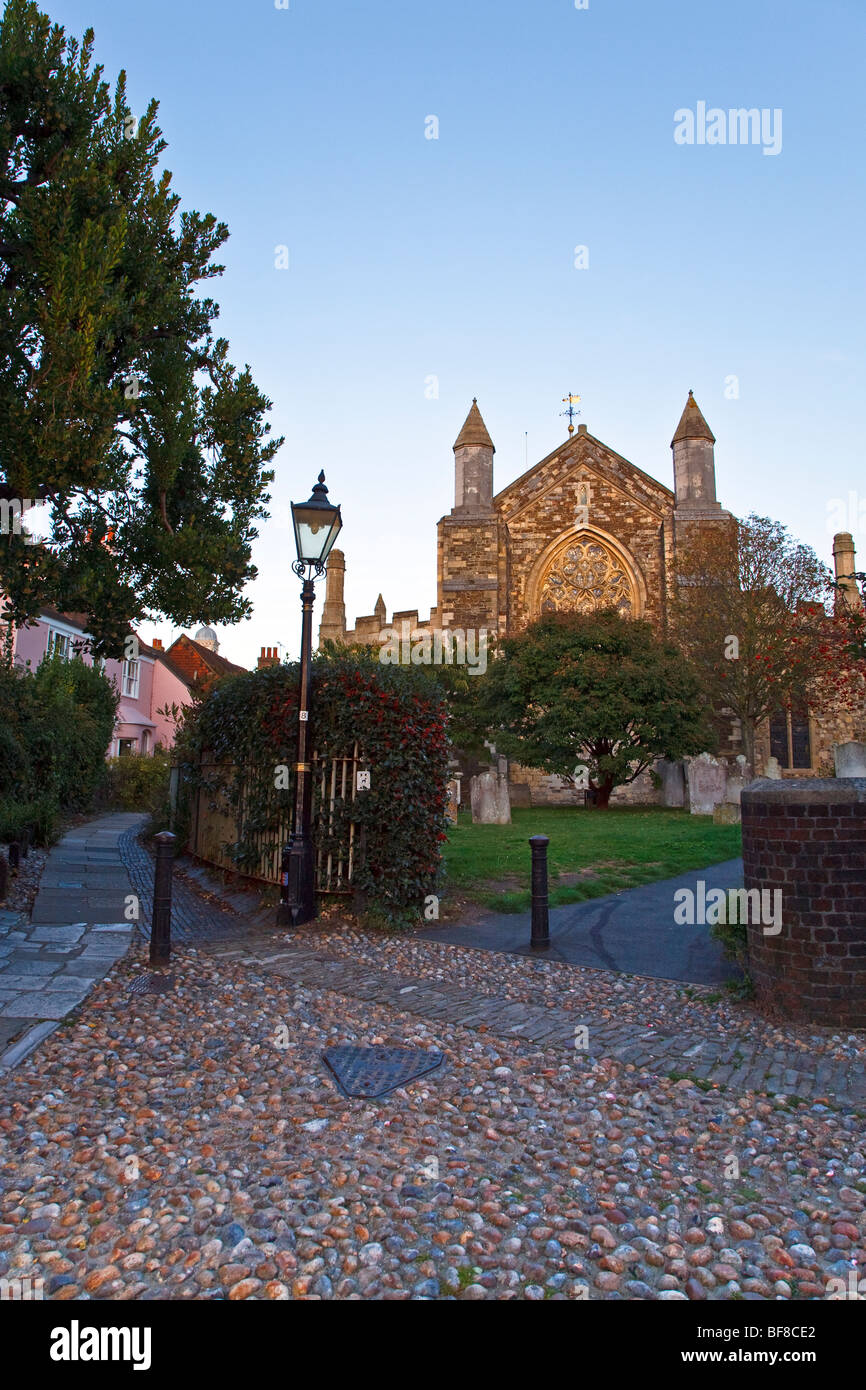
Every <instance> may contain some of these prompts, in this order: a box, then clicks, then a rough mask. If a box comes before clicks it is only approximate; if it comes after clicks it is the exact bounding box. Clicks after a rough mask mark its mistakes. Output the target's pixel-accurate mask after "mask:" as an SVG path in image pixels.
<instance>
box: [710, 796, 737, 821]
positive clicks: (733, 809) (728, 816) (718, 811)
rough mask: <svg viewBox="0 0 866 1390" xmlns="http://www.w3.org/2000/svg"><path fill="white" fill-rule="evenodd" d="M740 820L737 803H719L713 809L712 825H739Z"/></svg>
mask: <svg viewBox="0 0 866 1390" xmlns="http://www.w3.org/2000/svg"><path fill="white" fill-rule="evenodd" d="M740 818H741V817H740V805H739V802H734V801H720V802H719V804H718V806H714V807H713V824H714V825H739V823H740Z"/></svg>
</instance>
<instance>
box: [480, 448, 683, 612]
mask: <svg viewBox="0 0 866 1390" xmlns="http://www.w3.org/2000/svg"><path fill="white" fill-rule="evenodd" d="M493 501H494V506H495V507H496V509H497V511H498V512H499V516H500V519H501V521H502V522H503V523H504V530H505V537H506V545H507V547H508V560H509V564H508V569H509V574H510V585H509V621H508V626H509V628H518V627H522V626H523V625H524V623H526V622H529V621H532V619H533V618H535V617H537V616H538V615H539V614H540V613H541V612H544V611H551V610H554V609H557V610H558V609H570V610H576V611H583V612H585V611H589V610H591V609H592V608H597V607H603V606H608V605H609V606H612V607H615V608H618V609H619V611H620V612H622V613H624V614H628V615H630V616H632V617H640V616H644V615H646V616H648V617H651V618H654V619H656V620H657V621H661V619H662V613H663V601H662V591H663V587H664V549H663V542H662V533H663V528H664V525H665V522H666V521H667V520H668V519H669V518H670V517H671V515H672V513H673V501H674V499H673V494H672V493H671V492H670V490H669V489H668V488H665V487H663V486H662V484H661V483H657V482H655V481H654V480H653V479H651V478H650V477H649V476H648V475H647V474H645V473H643V472H642V470H641V469H639V468H635V466H634V465H633V464H630V463H629V462H628V460H627V459H623V458H622V457H621V456H620V455H618V454H615V453H614V452H613V451H612V450H610V449H608V448H607V447H606V446H605V445H604V444H602V443H601V442H600V441H599V440H597V439H594V438H593V437H592V436H591V435H589V434H585V433H581V434H579V435H578V437H577V438H576V439H573V440H569V441H568V443H566V444H565V445H563V446H562V447H561V448H560V449H558V450H556V451H555V452H554V453H553V454H551V455H550V456H549V457H548V458H546V459H544V460H542V462H541V463H540V464H537V465H536V466H535V468H533V469H531V470H530V472H529V473H526V474H524V475H523V477H522V478H518V479H517V481H516V482H515V483H512V484H511V485H510V486H509V487H507V488H505V489H504V490H503V491H502V492H501V493H499V494H498V495H497V496H496V497H495V498H494V499H493Z"/></svg>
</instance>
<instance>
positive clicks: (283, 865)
mask: <svg viewBox="0 0 866 1390" xmlns="http://www.w3.org/2000/svg"><path fill="white" fill-rule="evenodd" d="M291 859H292V847H291V845H283V852H282V855H281V856H280V905H279V907H278V908H277V926H278V927H290V926H291V925H292V913H291V909H290V908H289V864H290V863H291Z"/></svg>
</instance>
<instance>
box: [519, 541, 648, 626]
mask: <svg viewBox="0 0 866 1390" xmlns="http://www.w3.org/2000/svg"><path fill="white" fill-rule="evenodd" d="M633 604H634V601H633V596H632V586H631V581H630V579H629V576H628V574H627V572H626V571H625V569H624V568H623V566H622V564H621V563H620V562H619V560H618V559H617V558H616V556H615V555H613V554H612V553H611V551H609V550H608V549H607V548H606V547H605V546H603V545H601V544H600V543H599V542H598V541H595V540H592V541H575V542H574V543H573V544H572V545H570V546H569V547H568V549H567V550H564V551H561V552H560V554H559V555H558V556H557V557H556V559H555V560H554V562H553V564H552V565H551V567H550V569H549V570H548V572H547V574H546V575H545V578H544V582H543V584H542V586H541V611H542V613H591V612H593V610H594V609H596V608H616V609H617V610H618V611H619V612H620V613H622V614H623V616H624V617H630V616H631V614H632V611H633Z"/></svg>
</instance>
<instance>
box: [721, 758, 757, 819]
mask: <svg viewBox="0 0 866 1390" xmlns="http://www.w3.org/2000/svg"><path fill="white" fill-rule="evenodd" d="M751 780H752V779H751V777H750V776H749V765H748V763H747V762H746V759H745V757H744V755H743V754H742V753H738V754H737V758H736V761H735V763H734V766H733V767H731V768H729V769H728V779H727V785H726V786H725V801H727V802H728V803H730V804H731V805H734V806H739V804H740V797H741V796H742V794H743V788H744V787H747V786H748V785H749V783H750V782H751ZM737 820H739V815H738V816H737Z"/></svg>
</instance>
